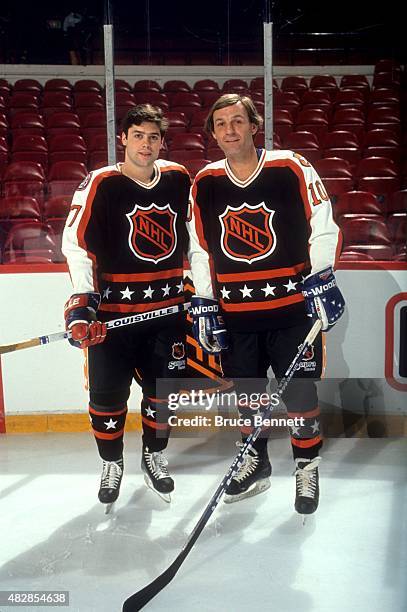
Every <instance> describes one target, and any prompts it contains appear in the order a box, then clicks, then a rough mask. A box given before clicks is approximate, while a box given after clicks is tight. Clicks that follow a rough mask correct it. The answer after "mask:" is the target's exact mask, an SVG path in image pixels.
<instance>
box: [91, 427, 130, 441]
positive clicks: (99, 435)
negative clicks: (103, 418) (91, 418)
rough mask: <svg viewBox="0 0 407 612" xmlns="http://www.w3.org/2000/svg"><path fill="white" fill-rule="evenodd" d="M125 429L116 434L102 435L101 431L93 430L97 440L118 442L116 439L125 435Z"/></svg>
mask: <svg viewBox="0 0 407 612" xmlns="http://www.w3.org/2000/svg"><path fill="white" fill-rule="evenodd" d="M123 431H124V429H121V430H120V431H116V432H115V433H102V432H101V431H96V429H94V430H93V433H94V435H95V438H99V439H100V440H116V438H120V436H122V435H123Z"/></svg>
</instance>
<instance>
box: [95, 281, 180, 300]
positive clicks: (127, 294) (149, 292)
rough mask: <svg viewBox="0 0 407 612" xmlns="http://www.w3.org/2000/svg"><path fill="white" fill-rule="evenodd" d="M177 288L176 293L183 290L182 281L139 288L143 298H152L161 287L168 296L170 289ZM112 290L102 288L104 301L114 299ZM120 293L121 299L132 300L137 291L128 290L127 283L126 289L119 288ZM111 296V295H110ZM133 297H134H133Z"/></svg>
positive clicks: (164, 295)
mask: <svg viewBox="0 0 407 612" xmlns="http://www.w3.org/2000/svg"><path fill="white" fill-rule="evenodd" d="M173 288H174V289H175V288H176V289H177V294H180V293H182V292H183V291H184V283H183V282H182V281H181V282H180V283H179V284H178V285H177V284H176V285H169V284H168V283H167V284H166V285H165V286H164V287H160V288H157V289H153V288H152V287H151V285H149V286H148V287H147V289H141V291H142V292H143V294H144V295H143V299H144V300H146V299H152V298H153V294H154V293H155V291H159V290H160V289H161V291H162V292H163V297H169V295H170V292H171V289H173ZM114 293H115V292H114V291H112V290H111V289H110V287H106V289H103V291H102V299H103V300H105V301H108V300H111V299H114ZM120 293H121V298H120V299H121V300H130V301H131V300H132V295H133V293H137V292H136V291H135V290H133V291H132V290H130V287H129V286H128V285H127V286H126V289H124V290H122V289H121V290H120ZM110 296H112V297H110ZM133 299H134V298H133Z"/></svg>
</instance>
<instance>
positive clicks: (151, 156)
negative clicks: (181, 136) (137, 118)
mask: <svg viewBox="0 0 407 612" xmlns="http://www.w3.org/2000/svg"><path fill="white" fill-rule="evenodd" d="M161 142H162V138H161V134H160V130H159V129H158V126H157V125H156V124H155V123H154V122H152V121H143V123H141V124H140V125H132V126H130V127H129V130H128V133H127V136H126V134H125V133H124V132H123V133H122V143H123V145H124V146H125V147H126V162H131V163H133V164H134V165H135V166H138V167H141V168H148V166H152V165H153V164H154V162H155V160H156V159H157V158H158V155H159V153H160V147H161Z"/></svg>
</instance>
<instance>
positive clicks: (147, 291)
mask: <svg viewBox="0 0 407 612" xmlns="http://www.w3.org/2000/svg"><path fill="white" fill-rule="evenodd" d="M154 291H155V289H151V285H149V286H148V289H143V292H144V299H147V298H152V297H153V293H154Z"/></svg>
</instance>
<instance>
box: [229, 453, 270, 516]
mask: <svg viewBox="0 0 407 612" xmlns="http://www.w3.org/2000/svg"><path fill="white" fill-rule="evenodd" d="M236 444H237V446H240V447H241V446H242V442H237V443H236ZM270 476H271V465H270V461H269V458H268V455H267V448H265V449H264V450H263V451H261V452H258V451H257V450H256V449H255V448H251V449H250V450H249V452H248V453H247V454H246V456H245V458H244V459H243V463H242V465H241V466H240V468H239V470H238V471H237V473H236V474H235V475H234V477H233V478H232V480H231V482H230V484H229V486H228V487H227V489H226V492H225V498H224V501H225V503H226V504H232V503H233V502H237V501H241V500H242V499H246V498H247V497H253V496H254V495H258V494H259V493H263V492H264V491H267V489H269V488H270V478H269V477H270Z"/></svg>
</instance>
